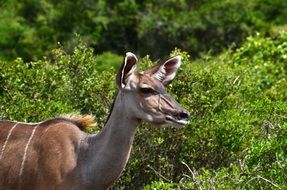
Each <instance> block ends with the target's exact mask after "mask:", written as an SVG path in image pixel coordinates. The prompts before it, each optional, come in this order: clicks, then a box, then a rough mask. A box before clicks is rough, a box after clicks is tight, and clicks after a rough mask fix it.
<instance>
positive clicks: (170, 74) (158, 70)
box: [144, 56, 181, 85]
mask: <svg viewBox="0 0 287 190" xmlns="http://www.w3.org/2000/svg"><path fill="white" fill-rule="evenodd" d="M180 65H181V57H180V56H175V57H172V58H170V59H168V60H166V61H165V62H164V63H162V64H159V65H156V66H154V67H152V68H151V69H149V70H147V71H145V72H144V73H145V74H147V75H149V76H151V77H154V78H156V79H158V80H159V81H161V82H162V83H163V84H164V85H166V84H168V83H170V82H171V81H172V80H173V79H174V77H175V75H176V71H177V69H178V68H179V67H180Z"/></svg>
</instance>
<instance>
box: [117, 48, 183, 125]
mask: <svg viewBox="0 0 287 190" xmlns="http://www.w3.org/2000/svg"><path fill="white" fill-rule="evenodd" d="M137 63H138V60H137V57H136V56H135V55H134V54H132V53H130V52H128V53H127V54H126V57H125V59H124V63H123V64H122V66H121V69H120V70H119V72H118V74H117V78H116V83H117V86H118V88H119V93H120V94H121V98H122V99H124V100H123V101H124V102H125V107H126V108H127V109H128V110H130V112H129V115H131V116H132V117H134V118H137V119H140V120H143V121H146V122H149V123H151V124H154V125H157V126H165V125H172V126H181V125H184V124H187V123H188V118H189V112H188V111H187V110H185V109H184V108H182V107H181V106H180V105H179V103H178V102H177V101H176V100H175V99H174V98H172V97H171V96H170V95H169V94H168V93H167V91H166V90H165V87H164V85H166V84H168V83H170V82H171V81H172V80H173V78H174V77H175V75H176V71H177V69H178V68H179V66H180V64H181V57H179V56H176V57H172V58H170V59H168V60H167V61H165V62H164V63H162V64H159V65H156V66H154V67H152V68H150V69H148V70H146V71H143V72H136V71H135V70H136V66H137Z"/></svg>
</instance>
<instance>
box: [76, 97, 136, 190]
mask: <svg viewBox="0 0 287 190" xmlns="http://www.w3.org/2000/svg"><path fill="white" fill-rule="evenodd" d="M127 103H128V102H125V98H124V97H123V94H121V93H119V94H118V95H117V97H116V100H115V102H114V106H113V109H112V110H111V112H112V113H111V114H110V117H109V119H108V121H107V123H106V125H105V126H104V128H103V129H102V130H101V131H100V132H99V133H98V134H96V135H91V136H90V138H88V141H86V142H87V144H86V145H87V146H85V147H84V148H83V152H82V153H81V157H82V163H83V169H82V171H83V174H84V175H83V176H85V177H84V178H85V184H86V186H87V187H88V189H89V188H92V187H98V186H99V184H106V185H107V186H108V184H112V183H113V182H114V180H116V179H117V178H118V176H119V175H120V174H121V172H122V170H123V169H124V167H125V165H126V163H127V161H128V158H129V155H130V151H131V147H132V142H133V139H134V135H135V131H136V128H137V126H138V125H139V123H140V121H139V120H138V119H136V118H134V117H131V115H130V113H129V110H127V109H128V106H127ZM86 163H89V164H88V165H87V164H86ZM91 173H93V174H94V175H90V174H91Z"/></svg>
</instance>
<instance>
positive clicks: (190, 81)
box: [0, 33, 287, 190]
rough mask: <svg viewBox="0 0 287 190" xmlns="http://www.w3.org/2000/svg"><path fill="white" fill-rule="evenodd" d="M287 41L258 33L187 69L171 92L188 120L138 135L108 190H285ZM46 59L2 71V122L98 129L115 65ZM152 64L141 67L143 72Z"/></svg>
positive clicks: (188, 63)
mask: <svg viewBox="0 0 287 190" xmlns="http://www.w3.org/2000/svg"><path fill="white" fill-rule="evenodd" d="M286 42H287V34H286V33H282V34H280V35H278V36H276V37H274V38H267V37H263V36H261V35H260V34H256V35H254V36H251V37H249V38H247V40H246V42H245V43H244V44H243V45H242V46H241V47H240V48H238V49H236V50H228V51H225V52H223V53H221V54H220V55H218V56H208V55H206V56H204V57H202V58H201V59H198V60H195V61H194V60H191V59H190V56H189V55H188V53H186V52H181V51H179V50H177V49H176V50H174V51H173V52H172V53H171V54H172V55H175V54H180V55H181V56H182V57H183V65H182V68H180V70H179V73H178V76H177V77H176V79H175V80H174V81H173V83H172V84H171V85H170V86H169V87H168V88H169V91H170V93H171V94H173V95H174V96H175V97H176V99H177V100H178V101H179V102H180V103H181V104H182V105H183V106H184V107H185V108H187V109H189V110H190V111H191V113H192V116H191V123H190V124H189V125H188V126H186V127H184V128H181V129H170V128H169V129H168V128H166V129H158V128H155V129H154V128H151V127H149V126H148V125H146V124H144V125H143V126H141V127H140V128H139V129H138V133H137V135H136V138H135V145H134V149H133V151H132V156H131V160H130V162H129V164H128V166H127V169H126V170H125V172H124V174H123V176H122V177H121V178H120V180H119V181H118V182H117V184H115V186H114V187H113V188H114V189H139V188H144V189H146V190H149V189H174V188H176V189H177V188H178V189H212V188H216V189H262V188H263V189H276V188H277V187H280V188H281V189H285V188H287V181H286V179H287V176H286V174H287V167H286V163H287V162H286V161H287V160H286V158H287V155H286V153H287V152H286V150H287V141H286V135H287V107H286V101H287V90H286V89H287V82H286V80H287V65H286V60H287V56H286V55H287V43H286ZM51 55H52V58H51V59H47V58H46V59H42V60H39V61H36V62H29V63H25V62H23V61H22V60H21V59H20V58H18V59H16V60H15V61H12V62H7V61H1V62H0V69H1V70H0V82H1V86H0V117H1V118H2V119H12V120H22V121H23V120H26V121H29V122H31V121H39V120H43V119H47V118H51V117H54V116H57V115H59V114H61V113H69V112H81V113H92V114H94V115H95V116H96V118H97V122H98V126H97V128H95V129H94V130H98V129H100V128H101V126H103V124H104V122H105V119H106V117H107V115H108V112H109V107H110V105H111V102H112V100H113V97H114V96H115V90H116V88H115V85H114V81H113V80H112V79H113V78H114V76H115V69H113V68H111V69H107V68H105V69H104V70H103V68H101V67H100V68H98V66H99V65H100V66H101V65H104V64H103V62H106V61H109V62H114V63H117V65H119V64H120V63H121V61H120V60H121V58H119V57H117V56H113V55H110V54H106V55H101V56H95V55H93V51H92V49H90V48H87V47H86V46H85V45H84V44H82V43H81V44H80V45H78V46H77V47H76V48H75V50H74V52H73V53H72V54H71V55H69V54H67V53H66V52H65V51H63V49H61V48H58V49H54V50H53V51H52V52H51ZM150 64H151V60H150V59H149V57H145V58H143V59H141V67H142V68H145V67H147V66H148V65H150Z"/></svg>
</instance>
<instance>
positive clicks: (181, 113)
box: [159, 95, 190, 126]
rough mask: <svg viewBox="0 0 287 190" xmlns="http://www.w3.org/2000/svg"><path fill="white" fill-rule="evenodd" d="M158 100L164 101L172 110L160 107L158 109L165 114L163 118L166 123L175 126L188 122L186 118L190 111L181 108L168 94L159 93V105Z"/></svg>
mask: <svg viewBox="0 0 287 190" xmlns="http://www.w3.org/2000/svg"><path fill="white" fill-rule="evenodd" d="M160 101H164V102H165V103H166V104H167V105H168V106H169V107H170V108H171V109H172V110H173V111H172V112H168V111H166V112H164V111H163V110H162V109H161V108H160V109H159V110H160V111H162V112H163V113H164V114H165V115H166V116H165V120H166V121H167V123H171V124H174V125H176V126H181V125H186V124H188V123H189V121H188V118H189V116H190V113H189V112H188V111H187V110H185V109H183V108H182V107H181V106H180V105H179V103H177V101H176V100H174V99H173V98H171V97H170V96H168V95H159V105H160Z"/></svg>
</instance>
